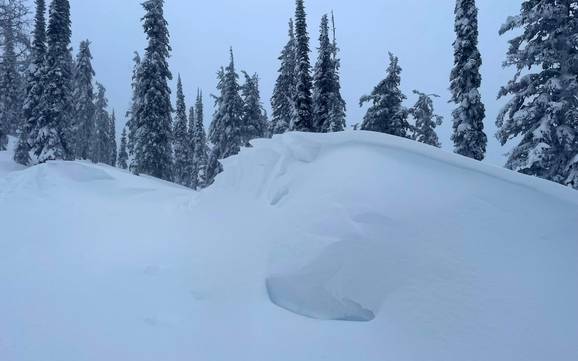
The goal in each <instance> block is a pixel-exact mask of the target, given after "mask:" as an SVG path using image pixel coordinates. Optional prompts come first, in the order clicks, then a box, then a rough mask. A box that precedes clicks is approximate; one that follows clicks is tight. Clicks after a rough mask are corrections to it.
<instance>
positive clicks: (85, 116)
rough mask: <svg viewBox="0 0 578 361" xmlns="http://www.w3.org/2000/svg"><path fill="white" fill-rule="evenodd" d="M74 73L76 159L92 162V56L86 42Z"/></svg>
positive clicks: (83, 44) (83, 43) (81, 47)
mask: <svg viewBox="0 0 578 361" xmlns="http://www.w3.org/2000/svg"><path fill="white" fill-rule="evenodd" d="M75 65H76V69H75V71H74V82H73V84H74V90H73V100H74V102H73V111H74V123H73V127H74V128H73V132H74V135H75V137H74V141H75V154H76V158H77V159H90V160H94V154H92V153H91V151H92V150H93V149H92V147H91V144H92V142H93V139H94V137H95V131H96V129H95V121H94V88H93V85H92V83H93V77H94V74H95V73H94V69H93V68H92V54H91V53H90V42H89V41H88V40H86V41H83V42H81V43H80V48H79V52H78V56H77V57H76V63H75Z"/></svg>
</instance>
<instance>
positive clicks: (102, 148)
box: [91, 83, 110, 164]
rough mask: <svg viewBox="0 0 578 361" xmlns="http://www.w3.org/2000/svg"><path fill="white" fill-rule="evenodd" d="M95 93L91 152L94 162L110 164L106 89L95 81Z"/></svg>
mask: <svg viewBox="0 0 578 361" xmlns="http://www.w3.org/2000/svg"><path fill="white" fill-rule="evenodd" d="M96 88H97V95H96V102H95V114H94V119H95V124H96V131H95V136H94V137H93V143H92V145H91V147H92V149H93V150H92V151H91V152H92V153H93V154H94V158H93V159H91V160H92V161H93V162H95V163H104V164H110V115H109V114H108V111H107V107H108V99H107V98H106V89H105V88H104V86H103V85H102V84H100V83H96Z"/></svg>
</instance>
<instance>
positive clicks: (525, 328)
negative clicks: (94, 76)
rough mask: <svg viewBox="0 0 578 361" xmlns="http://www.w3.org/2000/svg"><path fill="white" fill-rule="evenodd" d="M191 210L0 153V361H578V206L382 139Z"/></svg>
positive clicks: (273, 143)
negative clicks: (30, 165)
mask: <svg viewBox="0 0 578 361" xmlns="http://www.w3.org/2000/svg"><path fill="white" fill-rule="evenodd" d="M254 145H255V146H254V148H251V149H244V150H243V151H242V153H241V154H240V155H239V156H236V157H233V158H230V159H228V160H226V161H225V172H224V173H223V174H221V175H220V176H219V178H218V179H217V181H216V183H215V184H214V185H213V186H212V187H211V188H209V189H208V190H206V191H204V192H201V193H195V192H192V191H189V190H187V189H185V188H182V187H180V186H177V185H173V184H171V183H167V182H163V181H159V180H156V179H153V178H148V177H135V176H133V175H131V174H129V173H127V172H124V171H121V170H118V169H114V168H111V167H107V166H102V165H93V164H89V163H83V162H68V163H65V162H50V163H48V164H44V165H40V166H36V167H33V168H29V169H21V168H19V167H17V166H15V165H14V164H13V163H12V162H11V161H10V152H2V153H0V232H1V233H0V234H1V236H0V295H1V296H0V359H1V360H2V361H36V360H40V359H46V357H49V358H50V359H55V360H59V361H101V360H110V361H117V360H118V361H120V360H139V361H149V360H150V361H153V360H157V361H158V360H169V361H172V360H174V361H180V360H196V359H198V360H209V361H213V360H215V361H221V360H223V361H225V360H278V361H285V360H287V361H294V360H315V361H317V360H332V361H340V360H364V361H373V360H375V361H378V360H379V361H383V360H396V361H410V360H431V361H438V360H439V361H447V360H472V361H476V360H480V361H481V360H493V361H496V360H504V361H506V360H507V361H511V360H526V361H533V360H535V361H543V360H560V361H563V360H569V361H570V360H572V361H573V360H576V359H578V342H577V340H578V308H576V305H577V304H578V282H577V279H576V278H577V277H578V236H577V235H578V222H577V219H578V193H577V192H575V191H573V190H570V189H567V188H564V187H562V186H559V185H557V184H554V183H549V182H546V181H543V180H540V179H535V178H531V177H527V176H524V175H519V174H515V173H512V172H510V171H507V170H504V169H500V168H494V167H491V166H488V165H484V164H481V163H478V162H475V161H472V160H469V159H466V158H462V157H460V156H457V155H454V154H450V153H446V152H443V151H441V150H438V149H436V148H433V147H429V146H425V145H422V144H418V143H414V142H411V141H409V140H404V139H399V138H394V137H390V136H385V135H382V134H377V133H368V132H343V133H339V134H329V135H320V134H301V133H291V134H285V135H283V136H277V137H276V138H274V139H273V140H259V141H255V142H254Z"/></svg>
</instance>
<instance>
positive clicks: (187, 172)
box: [173, 75, 193, 187]
mask: <svg viewBox="0 0 578 361" xmlns="http://www.w3.org/2000/svg"><path fill="white" fill-rule="evenodd" d="M176 111H177V112H176V117H175V124H174V127H173V149H174V152H175V170H174V180H175V182H176V183H178V184H181V185H183V186H186V187H189V186H190V185H191V173H192V165H193V164H192V163H193V162H192V151H191V145H190V143H191V140H190V138H189V134H188V129H187V123H188V119H187V105H186V103H185V94H184V92H183V83H182V80H181V76H180V75H179V76H178V81H177V108H176Z"/></svg>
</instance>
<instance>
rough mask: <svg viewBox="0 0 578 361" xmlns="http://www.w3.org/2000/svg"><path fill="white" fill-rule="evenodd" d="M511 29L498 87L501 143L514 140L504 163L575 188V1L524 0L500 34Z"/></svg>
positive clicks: (577, 152) (577, 160) (577, 138)
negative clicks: (509, 74) (506, 76)
mask: <svg viewBox="0 0 578 361" xmlns="http://www.w3.org/2000/svg"><path fill="white" fill-rule="evenodd" d="M510 31H515V32H516V34H517V35H516V36H515V37H514V38H513V39H512V40H510V48H509V50H508V54H507V60H506V62H505V66H514V67H515V68H516V70H517V73H516V75H515V76H514V79H513V80H511V81H510V82H509V83H508V84H507V85H506V86H505V87H503V88H502V89H501V91H500V94H499V96H500V97H506V96H511V99H510V100H509V102H508V103H507V105H506V106H505V108H504V109H503V110H502V112H501V113H500V115H499V116H498V121H497V125H498V128H499V131H498V134H497V137H498V139H499V140H500V142H501V143H502V144H506V143H507V142H509V141H511V140H514V139H517V141H518V142H519V143H518V145H517V146H516V147H515V148H514V150H513V151H512V153H511V154H510V157H509V159H508V162H507V164H506V167H507V168H509V169H512V170H515V171H518V172H521V173H524V174H528V175H533V176H537V177H541V178H544V179H548V180H551V181H554V182H558V183H562V184H568V185H570V186H573V187H574V188H576V189H578V173H577V171H578V164H577V163H578V35H577V34H578V1H576V0H563V1H561V0H540V1H537V0H526V1H524V2H523V3H522V7H521V10H520V14H518V15H517V16H514V17H510V18H509V19H508V21H507V22H506V23H505V24H504V25H503V26H502V28H501V29H500V34H505V33H507V32H510Z"/></svg>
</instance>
